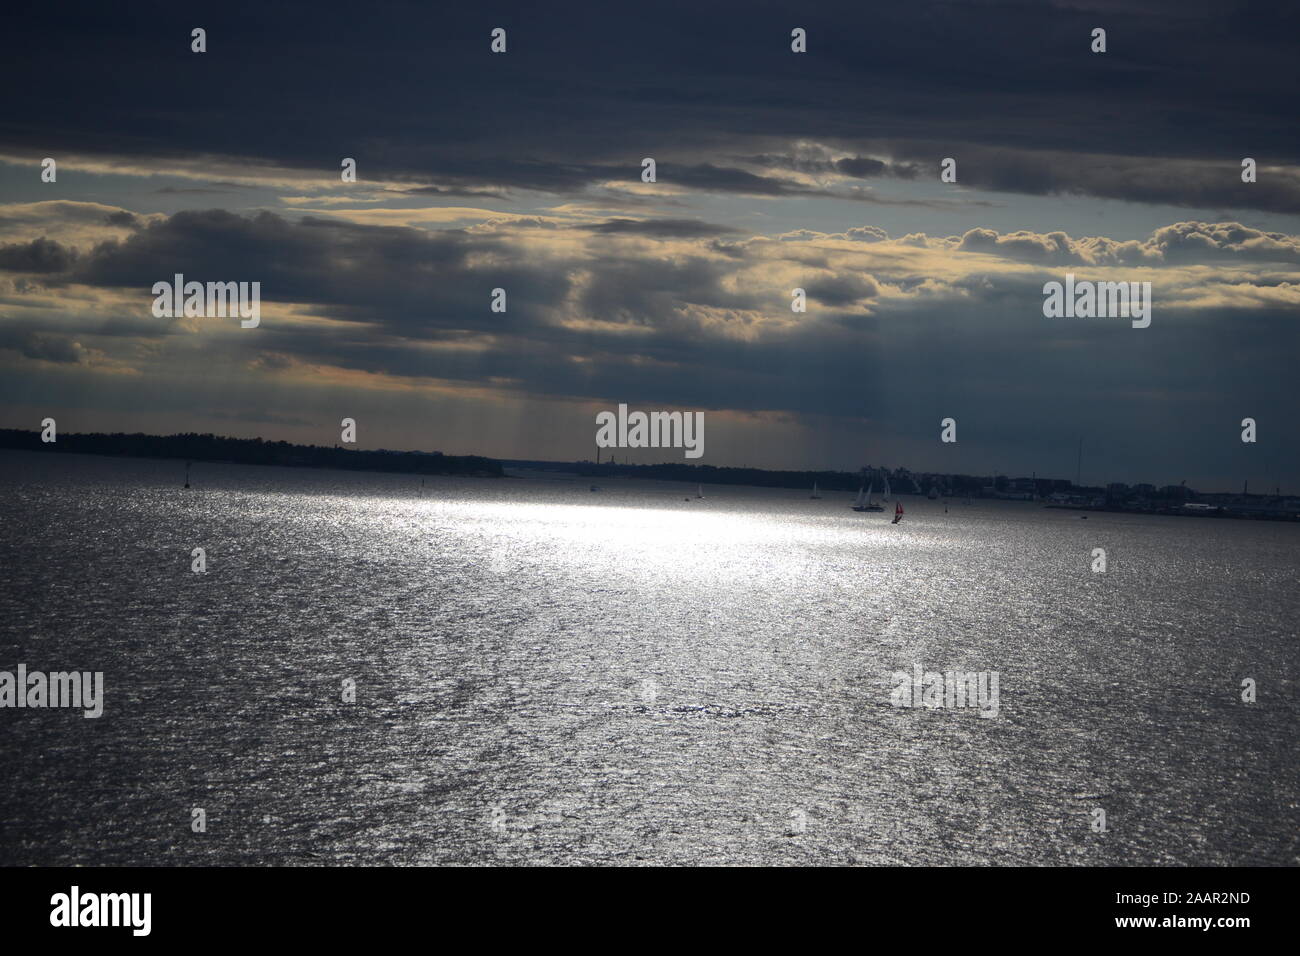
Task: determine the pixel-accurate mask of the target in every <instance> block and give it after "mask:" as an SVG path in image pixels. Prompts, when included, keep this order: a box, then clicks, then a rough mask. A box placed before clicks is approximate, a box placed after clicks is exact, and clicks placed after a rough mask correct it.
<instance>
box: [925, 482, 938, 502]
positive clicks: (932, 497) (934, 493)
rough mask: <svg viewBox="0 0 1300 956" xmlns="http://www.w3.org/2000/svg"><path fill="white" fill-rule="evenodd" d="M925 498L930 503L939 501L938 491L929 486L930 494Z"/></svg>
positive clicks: (933, 486) (934, 487)
mask: <svg viewBox="0 0 1300 956" xmlns="http://www.w3.org/2000/svg"><path fill="white" fill-rule="evenodd" d="M926 497H927V498H929V499H930V500H931V501H938V500H939V489H938V487H937V486H935V485H931V486H930V493H929V494H928V495H926Z"/></svg>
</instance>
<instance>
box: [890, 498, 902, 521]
mask: <svg viewBox="0 0 1300 956" xmlns="http://www.w3.org/2000/svg"><path fill="white" fill-rule="evenodd" d="M902 520H903V503H902V502H901V501H900V502H898V503H897V504H896V505H894V520H893V521H891V522H890V524H898V522H900V521H902Z"/></svg>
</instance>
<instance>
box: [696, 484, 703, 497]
mask: <svg viewBox="0 0 1300 956" xmlns="http://www.w3.org/2000/svg"><path fill="white" fill-rule="evenodd" d="M695 497H696V498H703V497H704V486H703V485H696V486H695Z"/></svg>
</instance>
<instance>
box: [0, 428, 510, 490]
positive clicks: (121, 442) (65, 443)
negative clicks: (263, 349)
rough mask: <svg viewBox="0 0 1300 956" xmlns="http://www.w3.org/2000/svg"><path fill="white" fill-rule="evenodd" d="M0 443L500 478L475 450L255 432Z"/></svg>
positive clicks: (2, 436)
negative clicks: (293, 440)
mask: <svg viewBox="0 0 1300 956" xmlns="http://www.w3.org/2000/svg"><path fill="white" fill-rule="evenodd" d="M0 448H17V449H22V450H23V451H62V452H75V453H76V454H80V455H116V456H121V457H129V458H184V459H186V460H188V461H228V462H236V463H238V464H242V465H287V466H290V467H299V468H342V469H347V470H349V471H395V472H410V473H414V474H418V475H481V476H486V477H494V478H500V477H501V476H502V471H501V463H500V462H499V461H495V460H494V459H491V458H483V457H481V456H479V455H444V454H442V452H437V451H435V452H427V453H426V452H418V451H384V450H380V451H355V450H352V449H347V448H339V447H338V446H335V447H333V448H326V447H324V446H321V445H291V444H289V443H288V442H284V441H263V440H262V439H260V438H223V437H222V436H220V435H199V434H195V433H189V434H185V435H143V434H138V433H137V434H134V435H125V434H121V433H116V432H115V433H114V434H111V435H101V434H85V435H77V434H62V435H59V436H58V440H57V441H53V442H49V443H45V442H42V441H41V435H40V432H29V431H21V430H19V429H15V428H0Z"/></svg>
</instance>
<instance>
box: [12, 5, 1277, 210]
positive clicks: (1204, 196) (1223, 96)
mask: <svg viewBox="0 0 1300 956" xmlns="http://www.w3.org/2000/svg"><path fill="white" fill-rule="evenodd" d="M198 13H202V16H203V18H204V21H205V27H206V29H207V30H208V35H209V41H208V42H209V47H208V49H209V52H207V53H205V54H193V53H191V52H190V51H189V31H190V29H191V27H192V26H193V25H194V23H193V22H192V21H194V19H195V16H197V15H198ZM1298 17H1300V13H1298V12H1297V8H1296V7H1295V6H1294V5H1290V4H1275V3H1244V4H1206V5H1189V4H1186V3H1181V2H1177V0H1170V2H1168V3H1159V4H1157V3H1144V4H1136V3H1135V4H1127V3H1125V4H1118V5H1115V6H1104V7H1098V6H1097V5H1091V6H1089V5H1085V4H1059V5H1049V4H1044V3H1039V2H1029V0H1026V2H998V3H992V2H990V3H984V2H971V3H940V2H916V3H908V4H903V5H872V6H870V7H864V6H862V5H861V4H859V3H847V2H846V3H829V4H824V5H823V4H819V5H818V6H817V7H816V8H815V9H813V10H798V11H792V10H790V9H787V8H784V7H771V8H769V7H762V6H760V7H757V8H755V7H754V6H753V5H749V4H743V5H742V4H730V3H723V4H678V3H663V4H656V5H655V6H654V8H653V9H652V10H643V9H640V8H637V7H628V6H623V5H611V4H603V3H585V4H574V3H567V4H566V3H557V4H552V5H548V6H547V8H546V10H545V11H544V12H543V11H540V10H538V9H536V8H535V7H532V6H525V5H520V6H518V7H515V8H510V7H507V8H497V9H496V10H495V11H494V12H491V13H485V12H484V11H483V10H481V9H479V8H477V7H473V6H470V7H457V6H454V5H453V6H421V5H411V4H392V3H382V2H381V3H372V4H368V5H367V6H366V8H365V10H364V12H358V10H357V9H356V8H355V7H353V6H352V5H350V4H349V5H343V4H340V5H338V6H337V7H330V6H328V5H320V4H311V5H307V4H302V5H297V4H263V5H259V6H257V7H249V8H247V9H244V8H243V7H241V6H240V5H237V4H230V5H220V6H213V7H211V8H208V9H205V10H202V11H198V12H195V11H191V10H185V9H178V8H175V7H174V6H172V5H169V4H163V3H138V4H132V5H130V6H129V7H125V8H120V9H117V8H115V9H112V10H109V9H107V8H104V7H103V6H102V5H98V4H90V3H84V4H78V3H71V4H59V5H57V6H49V5H41V4H26V5H21V6H19V7H17V8H15V9H14V10H12V11H9V12H8V14H7V19H6V40H5V43H6V46H7V49H6V56H5V57H3V58H0V83H3V84H4V86H5V88H7V89H22V90H23V91H24V95H22V96H20V97H13V98H11V102H9V103H8V104H7V108H6V111H5V113H4V116H3V117H0V148H3V149H5V150H6V151H15V150H16V151H22V152H24V153H26V154H29V155H35V156H38V157H39V156H43V155H49V154H51V153H53V154H55V155H57V154H58V153H60V152H64V153H79V154H91V155H93V154H101V155H115V156H116V155H120V156H135V157H143V158H145V159H150V158H152V159H154V160H157V161H158V162H159V163H163V162H165V161H166V160H167V159H169V158H174V157H192V156H195V155H201V154H209V155H227V156H235V157H246V158H248V159H249V160H251V161H260V162H263V163H269V164H272V165H275V164H279V165H285V166H294V167H298V168H320V169H321V171H322V180H323V181H324V180H327V179H328V178H330V177H333V178H335V179H337V164H338V158H339V157H340V156H345V155H346V156H356V157H357V158H358V160H359V164H360V168H361V169H362V170H363V171H364V172H363V175H366V176H373V177H376V178H378V177H388V178H392V179H400V180H408V181H411V182H412V183H413V185H423V186H428V187H432V188H434V189H438V190H453V191H454V190H478V191H484V192H488V193H489V194H491V193H493V192H494V191H500V190H506V189H539V190H546V191H552V192H557V193H571V192H575V191H578V190H581V189H583V188H584V187H585V186H587V185H589V184H591V183H593V182H598V181H602V180H605V179H611V178H612V179H615V180H618V179H629V180H632V181H635V179H636V176H637V173H638V171H639V170H638V166H639V162H640V160H641V158H642V157H644V156H654V157H656V159H658V160H659V161H660V162H661V163H662V164H663V166H664V168H665V170H666V169H667V167H668V166H670V165H671V164H676V165H677V166H678V167H679V171H678V180H679V181H680V182H681V183H683V184H685V185H688V186H689V187H690V188H693V189H706V190H718V191H729V192H735V193H742V194H750V195H772V196H777V195H789V194H791V193H792V192H798V191H799V190H798V188H796V187H793V186H790V185H788V184H786V183H784V182H783V181H781V180H778V179H773V178H769V177H763V176H758V175H756V174H754V173H751V172H749V171H747V170H743V169H733V168H730V167H728V165H727V164H726V163H725V162H724V161H723V160H721V159H720V158H719V157H722V156H726V155H732V156H734V155H746V154H748V155H754V154H756V153H757V154H762V153H765V152H769V150H768V149H765V148H763V147H765V146H770V147H773V149H772V150H771V151H773V152H776V151H779V148H780V147H781V146H782V145H784V144H788V143H789V142H790V141H792V140H796V139H797V140H818V141H821V142H826V143H836V144H842V145H844V146H845V148H846V149H847V151H849V152H851V153H853V154H854V156H855V157H856V158H850V159H847V160H840V162H841V163H843V164H844V165H843V166H842V167H841V168H840V171H841V172H843V173H844V174H846V175H850V176H855V177H861V176H875V175H878V174H879V171H878V169H877V167H876V165H875V163H877V162H886V159H885V158H884V157H885V156H892V157H893V160H892V161H893V162H894V163H895V164H896V167H895V174H896V175H905V171H906V170H908V169H911V168H913V167H916V168H919V169H921V170H925V169H928V168H932V166H933V164H934V163H935V162H937V160H938V159H939V158H941V157H943V156H954V157H956V158H958V159H959V162H960V163H961V169H962V180H961V181H962V182H964V183H969V184H972V185H985V186H988V187H989V188H996V189H1004V190H1008V191H1012V192H1031V193H1074V192H1077V193H1082V194H1087V195H1106V196H1114V197H1116V198H1126V199H1133V200H1135V201H1141V202H1161V203H1166V202H1174V203H1179V204H1183V205H1192V204H1200V205H1202V206H1210V207H1215V206H1219V205H1225V206H1239V207H1246V208H1258V209H1270V210H1278V211H1294V210H1295V209H1296V208H1297V207H1296V189H1295V184H1294V181H1293V180H1291V179H1288V180H1287V181H1286V182H1278V181H1274V180H1272V179H1269V178H1268V177H1261V180H1260V182H1259V183H1257V184H1255V186H1254V187H1249V188H1238V187H1239V179H1238V177H1237V176H1236V173H1235V172H1234V170H1233V168H1232V164H1233V163H1234V162H1235V161H1237V160H1239V159H1240V158H1241V157H1242V156H1252V157H1254V158H1256V159H1257V160H1258V161H1259V162H1260V164H1261V166H1269V165H1294V164H1295V163H1296V160H1297V141H1296V137H1295V135H1294V123H1293V118H1294V103H1295V95H1296V74H1295V70H1294V49H1293V45H1294V37H1295V36H1296V33H1297V28H1298V26H1300V20H1298ZM1099 18H1100V19H1101V20H1104V24H1101V25H1104V26H1105V27H1106V29H1107V30H1108V43H1109V50H1108V52H1107V53H1105V54H1100V55H1098V54H1092V53H1090V52H1089V49H1088V46H1089V42H1090V31H1091V29H1092V28H1093V27H1094V26H1097V25H1099ZM796 21H797V22H798V24H799V25H800V26H803V27H805V28H806V29H807V30H808V36H809V52H808V53H807V54H793V53H791V52H790V49H789V35H790V28H791V26H792V24H793V23H794V22H796ZM344 25H346V28H345V29H344V28H342V27H343V26H344ZM495 25H502V26H504V27H506V28H507V30H508V31H509V44H510V45H509V52H508V53H507V54H504V55H500V56H496V55H493V54H491V53H489V52H488V31H489V29H490V28H491V27H492V26H495ZM253 64H255V65H256V68H255V69H254V68H250V66H251V65H253ZM109 76H111V77H112V78H113V86H112V96H111V97H108V96H106V95H103V93H102V91H104V90H105V89H106V87H105V85H104V83H103V81H102V78H103V77H109ZM163 77H165V81H164V80H162V79H161V78H163ZM869 143H875V144H883V145H891V146H892V150H891V151H890V152H887V153H886V152H880V151H877V150H870V151H864V150H863V149H862V148H860V147H861V146H863V145H865V144H869ZM754 147H760V148H759V149H755V148H754ZM1114 156H1119V157H1121V158H1123V159H1124V161H1122V162H1120V163H1119V164H1114V163H1112V162H1111V161H1110V160H1109V159H1107V158H1106V157H1114ZM874 157H879V158H874ZM1061 158H1063V159H1064V161H1062V160H1061ZM1144 158H1150V159H1153V160H1154V159H1159V158H1164V159H1168V160H1187V161H1188V162H1189V163H1192V164H1193V165H1191V166H1189V167H1187V168H1185V169H1184V168H1179V169H1178V170H1177V172H1178V175H1177V176H1174V177H1170V176H1169V175H1168V173H1169V169H1168V168H1167V167H1161V166H1160V165H1159V164H1156V165H1154V166H1153V167H1152V168H1151V169H1146V167H1144V166H1142V164H1141V163H1139V162H1136V161H1137V160H1141V159H1144ZM1112 166H1113V167H1114V168H1111V167H1112ZM1144 170H1145V171H1146V175H1143V172H1144ZM1234 180H1237V182H1236V183H1234Z"/></svg>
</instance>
